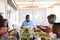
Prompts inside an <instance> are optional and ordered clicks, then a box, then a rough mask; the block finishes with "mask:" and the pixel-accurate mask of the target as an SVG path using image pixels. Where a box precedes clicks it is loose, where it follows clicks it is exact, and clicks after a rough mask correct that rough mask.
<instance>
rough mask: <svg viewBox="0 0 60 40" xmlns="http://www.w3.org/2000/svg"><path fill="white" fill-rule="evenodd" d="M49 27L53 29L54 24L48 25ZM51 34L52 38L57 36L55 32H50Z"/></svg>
mask: <svg viewBox="0 0 60 40" xmlns="http://www.w3.org/2000/svg"><path fill="white" fill-rule="evenodd" d="M48 27H49V28H51V29H52V27H53V24H50V25H48ZM49 35H50V37H51V38H55V37H56V34H54V33H53V32H50V33H49Z"/></svg>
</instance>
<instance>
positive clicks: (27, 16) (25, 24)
mask: <svg viewBox="0 0 60 40" xmlns="http://www.w3.org/2000/svg"><path fill="white" fill-rule="evenodd" d="M24 27H27V28H29V29H32V28H34V27H35V26H34V23H33V22H32V21H31V20H30V15H26V20H25V21H24V22H23V23H22V26H21V28H24Z"/></svg>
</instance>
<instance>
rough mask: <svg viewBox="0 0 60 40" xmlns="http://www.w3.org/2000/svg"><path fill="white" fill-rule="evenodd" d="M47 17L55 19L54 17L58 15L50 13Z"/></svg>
mask: <svg viewBox="0 0 60 40" xmlns="http://www.w3.org/2000/svg"><path fill="white" fill-rule="evenodd" d="M47 18H48V19H54V18H56V15H55V14H51V15H49V16H48V17H47Z"/></svg>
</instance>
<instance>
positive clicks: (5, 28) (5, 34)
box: [2, 19, 8, 40]
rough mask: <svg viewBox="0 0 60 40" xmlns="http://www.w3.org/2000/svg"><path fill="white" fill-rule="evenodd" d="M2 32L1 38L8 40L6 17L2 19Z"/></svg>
mask: <svg viewBox="0 0 60 40" xmlns="http://www.w3.org/2000/svg"><path fill="white" fill-rule="evenodd" d="M2 29H4V32H3V33H2V40H8V38H7V37H8V21H7V19H3V27H2Z"/></svg>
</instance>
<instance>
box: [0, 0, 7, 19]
mask: <svg viewBox="0 0 60 40" xmlns="http://www.w3.org/2000/svg"><path fill="white" fill-rule="evenodd" d="M5 8H6V0H0V12H2V13H3V14H2V15H3V17H4V18H6V16H5V13H6V9H5Z"/></svg>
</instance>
